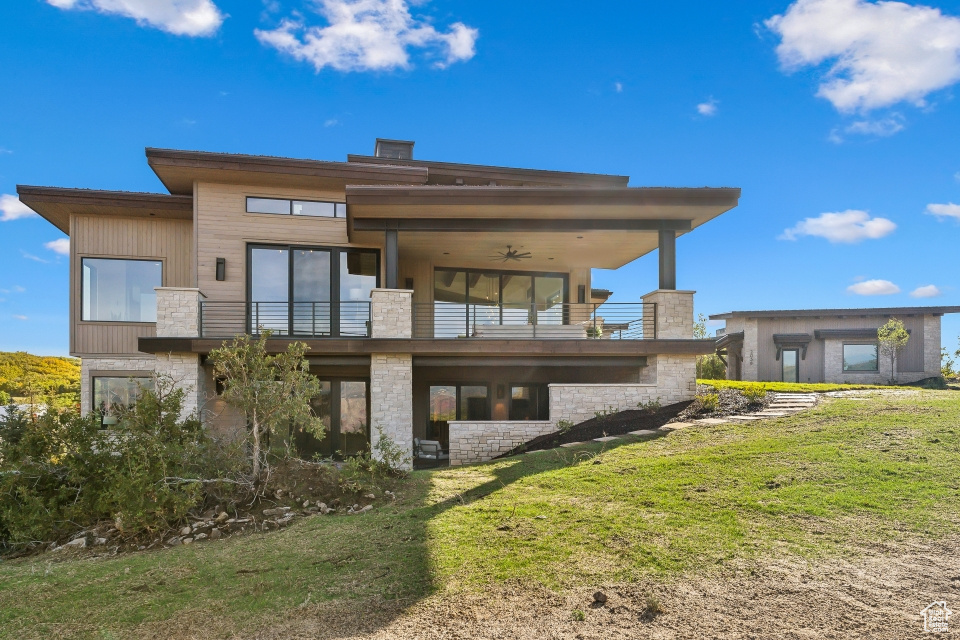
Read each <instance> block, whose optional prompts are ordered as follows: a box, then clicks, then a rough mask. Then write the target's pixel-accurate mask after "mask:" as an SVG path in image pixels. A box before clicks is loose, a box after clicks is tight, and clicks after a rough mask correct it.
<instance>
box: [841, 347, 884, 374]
mask: <svg viewBox="0 0 960 640" xmlns="http://www.w3.org/2000/svg"><path fill="white" fill-rule="evenodd" d="M878 363H879V359H878V358H877V345H875V344H845V345H843V370H844V371H877V370H878V369H879V366H878Z"/></svg>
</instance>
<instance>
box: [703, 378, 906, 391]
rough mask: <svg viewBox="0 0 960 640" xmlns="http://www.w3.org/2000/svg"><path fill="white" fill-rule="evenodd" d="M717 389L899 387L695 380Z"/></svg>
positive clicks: (796, 389) (775, 389) (851, 389)
mask: <svg viewBox="0 0 960 640" xmlns="http://www.w3.org/2000/svg"><path fill="white" fill-rule="evenodd" d="M697 384H708V385H710V386H712V387H714V388H717V389H746V388H749V387H760V388H761V389H763V390H764V391H774V392H780V393H826V392H827V391H854V390H858V389H899V388H901V387H889V386H882V385H875V384H833V383H821V382H748V381H745V380H697Z"/></svg>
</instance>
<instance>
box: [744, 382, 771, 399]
mask: <svg viewBox="0 0 960 640" xmlns="http://www.w3.org/2000/svg"><path fill="white" fill-rule="evenodd" d="M740 393H741V394H742V395H743V397H744V398H746V399H747V402H749V403H750V404H760V403H761V402H763V400H764V398H766V397H767V391H766V389H764V388H763V387H761V386H760V385H758V384H752V385H748V386H747V387H745V388H744V389H743V390H742V391H740Z"/></svg>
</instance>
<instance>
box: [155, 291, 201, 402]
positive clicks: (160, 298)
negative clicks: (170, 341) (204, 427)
mask: <svg viewBox="0 0 960 640" xmlns="http://www.w3.org/2000/svg"><path fill="white" fill-rule="evenodd" d="M156 292H157V337H158V338H196V337H198V336H199V335H200V298H203V297H204V295H203V293H201V292H200V290H199V289H195V288H190V287H157V288H156ZM156 372H157V375H163V376H168V377H169V378H170V379H171V380H173V382H174V384H175V385H176V386H177V387H178V388H180V389H183V390H184V392H185V394H186V395H185V396H184V399H183V411H182V414H181V415H183V416H187V415H190V414H191V413H194V412H195V411H197V410H199V409H202V408H203V403H204V401H205V399H206V398H205V389H204V383H203V382H204V375H203V370H202V368H201V366H200V356H199V354H196V353H191V352H182V353H181V352H178V353H158V354H157V355H156Z"/></svg>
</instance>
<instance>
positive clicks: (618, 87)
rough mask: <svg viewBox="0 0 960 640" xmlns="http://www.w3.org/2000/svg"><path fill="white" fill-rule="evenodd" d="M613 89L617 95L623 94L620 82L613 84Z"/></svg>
mask: <svg viewBox="0 0 960 640" xmlns="http://www.w3.org/2000/svg"><path fill="white" fill-rule="evenodd" d="M613 89H614V91H616V92H617V93H623V83H622V82H614V83H613Z"/></svg>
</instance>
